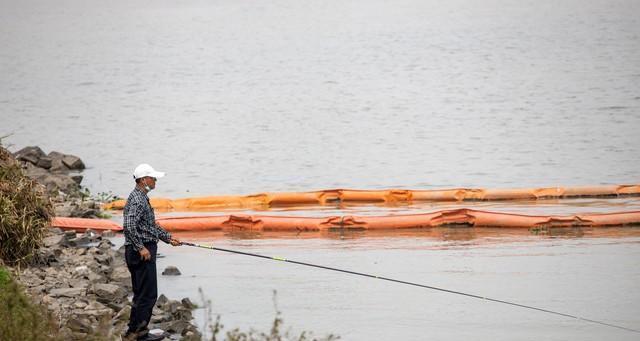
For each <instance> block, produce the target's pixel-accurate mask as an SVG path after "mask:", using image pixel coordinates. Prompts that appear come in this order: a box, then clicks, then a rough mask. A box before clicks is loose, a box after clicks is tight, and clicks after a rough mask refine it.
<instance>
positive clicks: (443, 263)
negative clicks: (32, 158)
mask: <svg viewBox="0 0 640 341" xmlns="http://www.w3.org/2000/svg"><path fill="white" fill-rule="evenodd" d="M638 13H640V2H638V1H632V0H629V1H624V0H622V1H606V0H586V1H578V0H573V1H572V0H568V1H562V2H558V1H548V0H543V1H507V0H492V1H471V0H457V1H429V0H425V1H420V0H398V1H393V2H390V1H382V0H350V1H334V0H329V1H294V0H270V1H228V0H206V1H205V0H184V1H173V0H153V1H151V0H134V1H124V0H114V1H107V2H105V1H97V0H82V1H81V0H61V1H55V2H52V1H46V0H23V1H11V0H0V46H2V48H1V49H0V136H5V135H8V134H10V136H9V137H6V138H4V139H3V140H2V143H3V144H4V145H7V144H9V145H11V146H10V149H11V150H12V151H15V150H17V149H18V148H21V147H23V146H26V145H39V146H41V147H42V148H43V149H45V151H47V152H49V151H52V150H58V151H61V152H65V153H71V154H76V155H78V156H80V157H82V158H83V160H84V161H85V163H86V164H87V166H88V169H87V170H85V171H84V172H83V175H84V176H85V179H84V182H83V185H85V186H87V187H88V188H89V189H91V191H92V192H93V193H98V192H108V191H111V192H113V193H114V194H116V195H120V196H126V195H127V194H128V192H129V191H130V189H131V188H132V185H133V183H132V179H131V173H132V171H133V168H134V167H135V166H136V165H137V164H138V163H142V162H146V163H150V164H152V165H153V166H154V167H155V168H157V169H159V170H163V171H166V172H167V173H168V175H167V177H165V178H163V179H162V180H161V181H159V183H158V188H157V190H156V191H154V192H153V193H152V195H154V196H163V197H171V198H178V197H187V196H197V195H216V194H251V193H257V192H263V191H310V190H318V189H325V188H363V189H375V188H391V187H394V188H413V189H432V188H447V187H486V188H497V187H546V186H558V185H559V186H571V185H599V184H624V183H638V180H639V178H638V169H639V168H640V134H638V128H640V110H639V108H640V59H639V58H638V56H639V52H640V37H639V35H638V32H640V19H639V16H638ZM470 205H471V204H470ZM453 206H455V205H450V204H446V205H439V204H438V205H431V204H425V205H418V206H408V207H394V208H389V207H382V208H381V207H375V206H366V207H359V208H358V209H357V212H358V213H362V214H381V212H382V214H384V213H399V212H405V211H411V212H417V211H431V210H435V209H441V208H450V207H453ZM473 206H474V207H473V208H481V209H499V210H502V211H510V212H520V213H526V212H531V213H534V214H543V213H544V214H572V213H579V212H608V211H615V210H629V209H633V210H637V209H638V207H639V206H640V205H639V203H638V199H633V198H623V199H617V200H611V201H608V200H604V201H602V200H591V199H585V200H578V201H571V202H567V201H554V202H545V203H532V202H529V203H527V202H523V203H517V204H514V205H511V204H504V203H499V204H492V203H474V204H473ZM352 212H353V211H352V210H351V208H344V207H337V208H323V211H313V212H306V211H304V210H296V211H290V212H284V213H287V214H289V213H291V214H307V213H309V214H325V213H326V214H327V215H333V214H336V213H337V214H340V213H347V214H350V213H352ZM284 213H282V214H284ZM276 214H281V212H280V211H278V212H276ZM115 219H116V220H117V219H119V218H118V217H116V218H115ZM467 232H468V231H467ZM478 233H480V235H478ZM593 233H594V232H592V231H586V232H584V231H583V232H581V233H569V234H563V235H561V236H560V237H558V236H549V235H544V236H540V235H530V234H524V235H523V234H518V235H516V236H512V235H507V236H503V235H500V234H497V235H496V236H494V237H491V235H484V234H483V233H481V232H474V233H472V234H471V236H468V233H466V232H462V235H463V236H464V237H463V238H462V241H459V240H457V239H454V240H450V239H448V238H449V237H446V236H451V235H456V236H457V235H459V233H458V232H455V231H454V232H447V233H444V234H440V233H435V232H434V233H429V234H428V235H426V236H401V235H395V236H389V235H385V236H376V235H364V236H358V237H357V238H333V237H331V236H328V237H327V236H325V237H323V238H313V239H308V238H302V237H299V236H288V237H286V238H283V237H275V236H272V237H265V236H261V238H257V237H255V236H249V237H247V236H243V237H237V236H226V235H222V236H213V235H211V236H210V235H199V236H198V235H185V236H184V237H185V238H189V239H195V240H201V241H215V242H216V243H219V244H220V245H222V246H228V247H230V248H231V247H233V248H239V249H242V250H246V251H250V252H262V253H265V254H272V255H278V256H285V257H291V258H292V259H297V260H302V261H308V262H313V263H321V264H324V265H328V266H335V267H344V268H347V269H351V270H356V271H362V272H373V273H377V274H380V275H384V276H387V277H394V278H395V277H397V278H399V279H403V280H409V281H415V282H420V283H425V284H430V285H436V286H443V287H447V288H450V289H454V290H460V291H465V292H471V293H477V294H481V295H487V296H491V297H495V298H499V299H505V300H514V301H517V302H519V303H524V304H532V305H536V306H540V307H543V308H547V309H552V310H559V311H562V312H567V313H573V314H577V315H580V316H584V317H587V318H593V319H602V320H606V321H608V322H612V323H619V324H623V325H626V326H630V327H635V328H640V320H639V319H638V317H637V316H640V315H639V314H638V313H639V312H640V311H639V310H638V309H639V308H638V306H640V304H639V303H640V299H639V298H640V297H639V296H638V294H637V293H636V292H637V290H634V289H636V287H637V283H638V280H639V279H640V278H638V277H639V273H640V269H639V267H638V263H637V259H638V256H639V255H638V253H639V252H640V250H639V247H638V241H639V240H638V234H637V231H635V230H624V231H621V232H620V233H617V234H613V235H606V236H602V235H598V236H594V235H592V234H593ZM247 238H248V239H247ZM487 239H488V240H489V242H487ZM161 251H162V252H163V253H165V254H166V255H167V257H166V258H163V259H161V260H160V263H159V265H160V266H164V265H167V264H174V265H178V266H179V267H180V268H181V269H182V270H183V272H184V273H185V275H184V276H182V277H178V278H164V277H162V278H161V281H160V285H161V291H162V292H165V293H168V294H169V296H173V297H174V298H178V297H182V296H185V295H189V296H191V297H193V298H194V299H195V298H197V288H198V287H202V288H203V289H204V290H205V294H206V295H207V296H208V297H209V298H211V299H212V300H213V303H214V305H213V307H214V310H215V311H216V312H219V313H220V314H222V319H223V322H225V324H227V325H228V326H253V327H260V326H265V328H264V329H266V328H267V327H268V324H269V322H270V319H271V318H272V317H273V310H272V304H271V291H272V290H273V289H275V290H278V303H279V308H280V310H282V312H283V317H284V318H285V321H286V322H287V323H290V325H292V326H294V328H296V329H298V330H299V329H310V330H314V331H317V332H320V333H329V332H334V333H338V334H340V335H342V336H343V339H346V340H371V339H380V340H397V339H405V340H422V339H425V338H429V337H430V338H435V339H451V340H458V339H460V340H462V339H465V340H466V339H491V340H496V339H505V340H507V339H509V340H511V339H540V338H541V337H542V338H544V339H558V340H562V339H593V340H600V339H603V338H605V337H611V338H613V339H631V337H633V335H629V334H626V333H625V332H621V331H617V330H615V329H607V328H603V327H600V326H596V325H590V324H587V323H582V322H579V321H572V320H567V319H563V318H558V317H555V316H548V315H545V314H541V313H536V312H529V311H521V310H518V309H514V308H511V307H507V306H501V305H496V304H490V303H483V302H479V301H474V300H472V299H467V298H463V297H456V296H452V295H446V294H441V293H435V292H430V291H427V290H424V289H416V288H411V287H402V286H399V285H395V284H389V283H380V282H376V281H373V280H369V279H362V278H352V277H349V276H345V275H342V274H333V273H326V272H323V271H316V270H313V269H306V268H299V267H296V266H293V265H286V264H277V263H275V264H267V263H264V262H265V261H263V260H259V259H248V258H243V257H239V256H234V255H221V254H215V255H209V254H208V253H207V252H206V251H204V250H197V249H189V248H178V249H174V248H166V247H164V248H162V249H161Z"/></svg>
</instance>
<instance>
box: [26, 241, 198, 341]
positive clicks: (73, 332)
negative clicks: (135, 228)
mask: <svg viewBox="0 0 640 341" xmlns="http://www.w3.org/2000/svg"><path fill="white" fill-rule="evenodd" d="M39 262H40V265H39V266H34V267H29V268H26V269H24V270H22V271H21V272H20V273H19V281H20V282H21V283H22V284H23V285H24V286H25V287H26V288H27V290H28V291H29V292H30V294H31V296H32V297H34V299H35V300H36V302H37V303H39V304H43V305H45V306H47V308H48V309H49V310H50V311H51V312H52V313H53V314H54V316H56V317H57V318H58V320H59V323H60V326H61V328H63V332H64V333H65V334H66V335H68V336H69V337H70V338H72V339H77V340H84V339H86V338H87V336H88V335H90V334H92V333H99V334H102V335H106V336H118V335H120V334H121V333H122V332H123V331H124V330H125V329H126V324H127V322H128V319H129V313H130V311H131V306H130V303H129V299H128V295H129V293H131V277H130V275H129V271H128V270H127V267H126V264H125V262H124V248H120V249H119V250H114V249H113V244H112V243H111V241H110V240H108V239H106V238H103V236H101V235H99V234H97V233H95V232H93V231H87V232H85V233H83V234H76V233H75V232H73V231H70V232H62V231H61V230H58V229H53V230H51V233H50V235H49V236H47V237H46V238H45V240H44V247H43V248H42V249H40V251H39ZM194 308H195V306H194V305H193V304H192V303H191V301H189V299H188V298H185V299H183V300H182V302H179V301H175V300H169V299H167V298H166V297H165V296H164V295H162V296H160V297H159V299H158V302H157V304H156V307H154V310H153V317H152V321H151V322H152V323H151V324H150V325H149V328H151V329H153V328H160V329H163V330H165V331H166V332H168V333H170V334H172V335H170V338H171V339H179V338H181V337H182V338H187V339H193V338H199V336H200V334H199V333H198V331H197V329H196V327H195V326H194V325H193V324H191V320H192V315H191V311H192V310H193V309H194ZM168 338H169V337H168Z"/></svg>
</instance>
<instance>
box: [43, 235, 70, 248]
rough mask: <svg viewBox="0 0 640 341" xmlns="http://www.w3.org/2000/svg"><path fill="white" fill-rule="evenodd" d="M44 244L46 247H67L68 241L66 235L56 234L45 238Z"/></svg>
mask: <svg viewBox="0 0 640 341" xmlns="http://www.w3.org/2000/svg"><path fill="white" fill-rule="evenodd" d="M42 242H43V243H44V246H45V247H52V246H56V245H65V244H66V243H67V239H66V238H65V237H64V234H55V235H53V236H49V237H46V238H44V239H43V240H42Z"/></svg>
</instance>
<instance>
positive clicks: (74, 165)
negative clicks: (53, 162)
mask: <svg viewBox="0 0 640 341" xmlns="http://www.w3.org/2000/svg"><path fill="white" fill-rule="evenodd" d="M62 163H64V165H65V166H67V167H69V169H77V170H82V169H84V168H85V166H84V162H82V160H80V158H79V157H77V156H75V155H65V156H64V157H62Z"/></svg>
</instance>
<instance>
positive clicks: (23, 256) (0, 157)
mask: <svg viewBox="0 0 640 341" xmlns="http://www.w3.org/2000/svg"><path fill="white" fill-rule="evenodd" d="M52 214H53V208H52V205H51V202H50V201H49V199H48V198H47V196H46V194H45V192H44V188H43V187H42V186H40V185H38V184H37V183H36V182H35V181H33V180H31V179H29V178H28V177H26V176H25V175H24V174H23V172H22V169H21V168H20V166H19V165H18V163H16V161H15V160H14V159H13V155H11V153H10V152H9V151H7V150H6V149H4V148H2V147H1V146H0V259H2V260H3V261H4V262H5V263H6V264H8V265H26V264H28V263H29V262H30V261H31V260H32V259H33V256H34V254H35V251H36V249H37V248H38V247H39V246H40V245H41V243H42V238H43V237H44V235H45V233H46V228H47V227H48V226H50V220H51V216H52Z"/></svg>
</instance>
